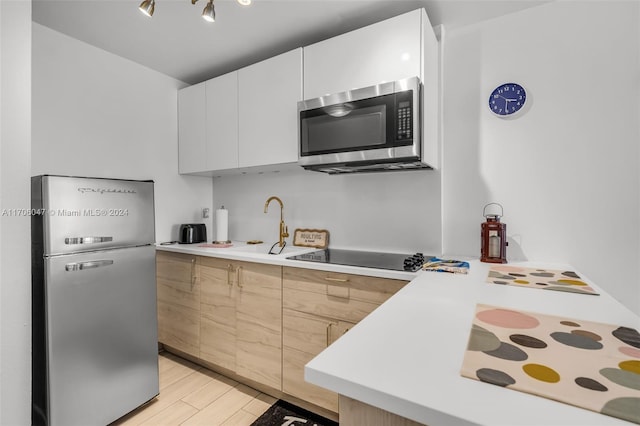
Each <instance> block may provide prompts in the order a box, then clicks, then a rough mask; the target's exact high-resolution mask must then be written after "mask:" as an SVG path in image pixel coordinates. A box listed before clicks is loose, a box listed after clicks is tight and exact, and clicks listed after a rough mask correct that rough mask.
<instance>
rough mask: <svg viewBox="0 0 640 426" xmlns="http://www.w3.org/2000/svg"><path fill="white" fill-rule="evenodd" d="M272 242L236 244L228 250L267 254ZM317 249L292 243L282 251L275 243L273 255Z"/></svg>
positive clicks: (291, 254)
mask: <svg viewBox="0 0 640 426" xmlns="http://www.w3.org/2000/svg"><path fill="white" fill-rule="evenodd" d="M272 245H273V244H247V245H238V246H233V247H229V250H232V251H234V252H237V253H255V254H267V255H268V254H269V250H271V246H272ZM314 250H317V249H314V248H309V247H297V246H292V245H286V246H285V247H284V248H283V249H282V251H280V247H278V245H277V244H276V246H275V247H273V252H274V253H275V254H273V256H278V255H279V256H294V255H296V254H302V253H307V252H310V251H314Z"/></svg>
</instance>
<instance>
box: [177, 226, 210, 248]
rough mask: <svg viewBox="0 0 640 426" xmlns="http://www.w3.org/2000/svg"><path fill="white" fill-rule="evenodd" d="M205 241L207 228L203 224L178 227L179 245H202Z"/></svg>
mask: <svg viewBox="0 0 640 426" xmlns="http://www.w3.org/2000/svg"><path fill="white" fill-rule="evenodd" d="M206 241H207V227H206V226H205V224H204V223H185V224H182V225H180V244H193V243H204V242H206Z"/></svg>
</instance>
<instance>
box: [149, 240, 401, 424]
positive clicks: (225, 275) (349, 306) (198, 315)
mask: <svg viewBox="0 0 640 426" xmlns="http://www.w3.org/2000/svg"><path fill="white" fill-rule="evenodd" d="M156 260H157V284H158V337H159V341H160V342H161V343H163V344H165V345H167V346H169V347H171V348H174V349H177V350H178V351H181V352H184V353H186V354H189V355H192V356H193V357H195V358H196V359H200V360H202V361H203V362H204V361H206V362H207V363H211V364H215V365H217V366H220V367H222V368H224V369H226V370H229V371H232V372H234V373H235V374H237V375H238V376H240V377H245V378H247V379H249V380H251V381H253V382H257V383H260V384H262V385H266V386H268V387H270V388H272V389H274V390H277V391H281V392H283V393H284V394H288V395H291V396H293V397H296V398H299V399H302V400H304V401H307V402H309V403H311V404H314V405H316V406H318V407H323V408H326V409H328V410H330V411H333V412H334V413H337V412H338V395H337V394H335V393H333V392H330V391H328V390H326V389H323V388H321V387H319V386H315V385H313V384H311V383H308V382H306V381H305V380H304V366H305V364H307V363H308V362H309V361H311V359H313V358H314V357H315V356H316V355H318V354H319V353H320V352H322V351H323V350H324V349H325V348H327V347H328V346H329V345H331V344H332V343H333V342H335V341H336V340H337V339H339V338H340V337H341V336H342V335H344V334H345V333H347V332H348V331H349V330H350V329H351V327H353V326H354V325H355V324H356V323H357V322H359V321H360V320H362V319H363V318H364V317H365V316H367V315H368V314H369V313H371V312H372V311H373V310H374V309H376V308H377V307H378V306H379V305H380V304H382V303H383V302H384V301H385V300H387V299H388V298H389V297H391V296H392V295H393V294H395V293H396V292H397V291H398V290H400V289H401V288H402V287H403V286H404V285H406V284H407V282H406V281H401V280H391V279H385V278H375V277H368V276H361V275H350V274H338V273H333V272H324V271H317V270H310V269H302V268H290V267H281V266H276V265H268V264H259V263H252V262H240V261H232V260H227V259H220V258H215V257H205V256H191V255H186V254H180V253H171V252H163V251H159V252H158V253H157V256H156Z"/></svg>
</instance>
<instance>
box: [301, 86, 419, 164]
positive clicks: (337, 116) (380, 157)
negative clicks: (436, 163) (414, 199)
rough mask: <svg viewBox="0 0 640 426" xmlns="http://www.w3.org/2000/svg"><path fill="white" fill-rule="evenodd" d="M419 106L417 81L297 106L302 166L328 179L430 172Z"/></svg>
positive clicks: (345, 93)
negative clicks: (361, 174) (327, 175)
mask: <svg viewBox="0 0 640 426" xmlns="http://www.w3.org/2000/svg"><path fill="white" fill-rule="evenodd" d="M420 105H421V84H420V79H419V78H418V77H412V78H408V79H404V80H398V81H394V82H390V83H381V84H378V85H376V86H371V87H366V88H363V89H354V90H351V91H348V92H343V93H337V94H333V95H326V96H323V97H320V98H316V99H309V100H306V101H301V102H298V115H299V122H298V123H299V135H300V143H299V157H298V163H299V164H300V165H301V166H302V167H304V168H305V169H308V170H315V171H319V172H325V173H330V174H338V173H354V172H378V171H385V170H387V171H388V170H413V169H424V168H430V167H429V166H428V165H427V164H425V163H423V162H422V137H421V135H422V129H421V118H422V113H421V108H420Z"/></svg>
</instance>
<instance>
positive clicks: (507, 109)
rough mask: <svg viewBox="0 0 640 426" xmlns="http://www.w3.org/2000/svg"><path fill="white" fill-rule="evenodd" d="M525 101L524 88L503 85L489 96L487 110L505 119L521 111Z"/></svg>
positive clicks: (511, 84)
mask: <svg viewBox="0 0 640 426" xmlns="http://www.w3.org/2000/svg"><path fill="white" fill-rule="evenodd" d="M526 100H527V93H526V92H525V90H524V88H523V87H522V86H520V85H519V84H516V83H505V84H501V85H500V86H498V87H496V88H495V89H494V90H493V92H491V96H489V109H490V110H491V111H492V112H493V113H494V114H496V115H499V116H501V117H506V116H509V115H512V114H515V113H517V112H518V111H520V110H521V109H522V107H523V106H524V103H525V102H526Z"/></svg>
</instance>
